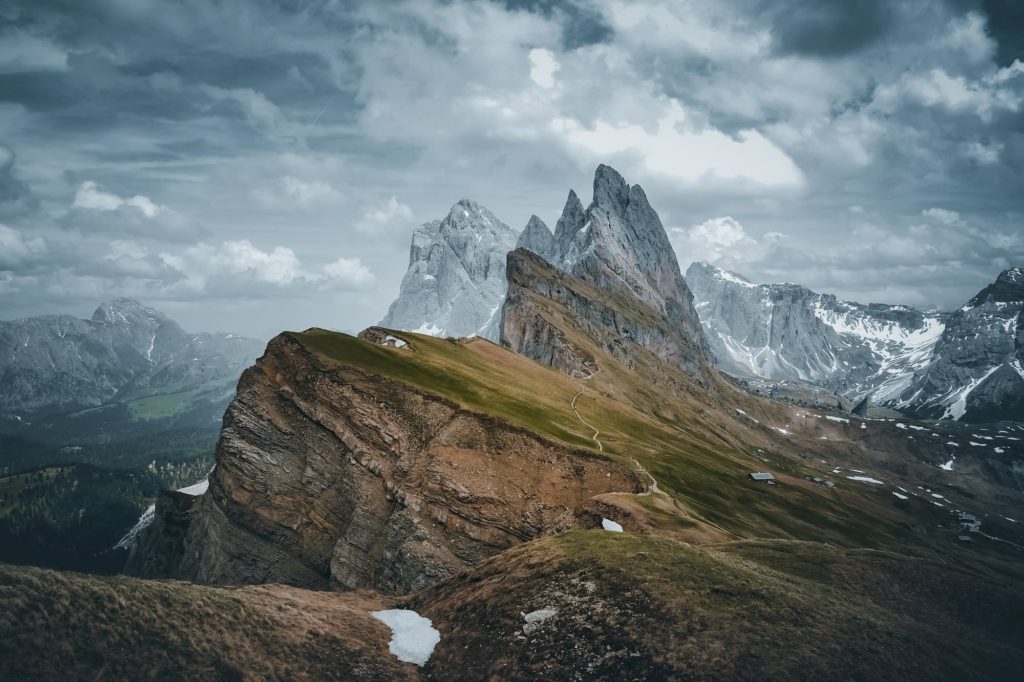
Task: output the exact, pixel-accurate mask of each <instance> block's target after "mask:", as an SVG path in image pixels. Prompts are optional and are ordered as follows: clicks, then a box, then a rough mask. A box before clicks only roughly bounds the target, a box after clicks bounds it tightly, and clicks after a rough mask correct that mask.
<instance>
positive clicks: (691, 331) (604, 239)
mask: <svg viewBox="0 0 1024 682" xmlns="http://www.w3.org/2000/svg"><path fill="white" fill-rule="evenodd" d="M548 260H549V261H550V262H551V263H552V264H553V265H555V266H556V267H558V268H559V269H561V270H563V271H564V272H567V273H570V274H572V275H575V276H577V277H580V278H582V279H585V280H587V281H589V282H591V283H593V284H596V285H597V286H598V287H601V288H604V289H607V290H609V291H622V290H624V291H625V292H626V293H627V294H628V295H632V296H636V297H638V298H639V299H641V300H642V301H644V302H645V303H647V304H649V305H651V306H653V307H654V308H656V309H657V310H659V311H660V312H661V313H663V314H665V315H666V316H667V317H668V318H669V319H670V320H671V321H672V323H673V324H674V325H675V326H676V327H677V328H678V329H679V331H681V332H682V333H683V334H685V335H686V336H688V337H690V338H691V339H693V341H694V344H695V346H696V347H697V348H699V349H701V352H702V353H703V352H706V348H707V343H706V341H705V340H704V333H703V331H702V330H701V327H700V321H699V319H698V317H697V313H696V311H695V310H694V309H693V297H692V295H691V294H690V290H689V289H688V288H687V286H686V283H685V281H684V280H683V276H682V273H681V272H680V271H679V262H678V261H677V260H676V256H675V251H674V249H673V248H672V244H671V243H670V242H669V239H668V235H667V234H666V232H665V228H664V226H663V225H662V224H661V219H660V218H659V217H658V214H657V212H655V210H654V209H653V208H652V207H651V205H650V202H648V200H647V195H646V194H645V193H644V191H643V189H642V188H641V187H640V186H639V185H629V184H628V183H627V182H626V180H625V179H624V178H623V177H622V175H620V174H619V172H618V171H616V170H615V169H614V168H612V167H610V166H606V165H603V164H602V165H600V166H598V167H597V170H596V171H595V173H594V186H593V199H592V201H591V203H590V206H588V207H587V209H586V210H584V209H583V205H582V203H581V202H580V199H579V197H578V196H577V195H576V193H575V192H574V191H570V192H569V196H568V199H567V200H566V202H565V207H564V208H563V210H562V216H561V218H559V220H558V224H557V225H556V227H555V235H554V253H553V254H552V255H551V258H549V259H548Z"/></svg>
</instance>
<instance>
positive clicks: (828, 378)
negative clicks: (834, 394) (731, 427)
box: [686, 263, 943, 403]
mask: <svg viewBox="0 0 1024 682" xmlns="http://www.w3.org/2000/svg"><path fill="white" fill-rule="evenodd" d="M686 281H687V282H688V283H689V285H690V287H691V288H692V289H693V292H694V296H695V299H696V301H697V304H696V307H697V311H698V312H699V313H700V317H701V322H702V324H703V325H704V328H705V330H706V331H707V336H708V340H709V342H710V344H711V346H712V348H713V349H714V353H715V356H716V357H717V358H718V362H719V365H720V367H722V369H724V370H725V371H727V372H730V373H732V374H735V375H737V376H755V377H763V378H767V379H773V380H802V381H807V382H811V383H813V384H816V385H818V386H822V387H825V388H828V389H830V390H835V391H838V392H840V393H842V394H845V395H850V396H854V397H856V398H858V399H859V398H860V397H862V396H864V395H867V394H870V395H871V396H872V398H871V399H872V402H875V403H882V402H885V401H887V400H891V399H893V398H894V397H896V396H898V395H899V394H900V393H901V392H902V391H903V390H904V389H905V388H906V386H907V385H909V383H910V381H911V380H912V378H913V375H914V372H915V371H917V370H920V369H921V368H923V367H926V366H927V365H928V363H929V361H930V358H931V354H932V349H933V348H934V346H935V343H936V342H937V341H938V339H939V336H940V335H941V334H942V330H943V322H942V316H941V315H939V314H933V313H922V312H920V311H918V310H914V309H913V308H908V307H906V306H898V305H883V304H876V303H873V304H870V305H862V304H860V303H850V302H847V301H840V300H838V299H837V298H836V297H835V296H832V295H829V294H819V293H816V292H814V291H811V290H810V289H807V288H806V287H802V286H799V285H797V284H753V283H751V282H749V281H747V280H746V279H744V278H743V277H741V276H739V275H736V274H734V273H730V272H726V271H724V270H721V269H720V268H716V267H714V266H713V265H709V264H707V263H693V264H691V265H690V267H689V268H688V269H687V271H686Z"/></svg>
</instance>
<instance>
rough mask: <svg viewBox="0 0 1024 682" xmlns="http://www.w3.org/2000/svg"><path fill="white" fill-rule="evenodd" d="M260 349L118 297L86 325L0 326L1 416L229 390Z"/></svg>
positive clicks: (48, 318)
mask: <svg viewBox="0 0 1024 682" xmlns="http://www.w3.org/2000/svg"><path fill="white" fill-rule="evenodd" d="M261 348H262V344H261V343H260V342H259V341H256V340H254V339H248V338H245V337H241V336H236V335H234V334H208V333H200V334H187V333H186V332H185V331H184V330H182V328H181V327H180V326H178V324H177V323H175V322H174V321H173V320H171V319H170V318H168V317H167V316H165V315H164V314H163V313H160V312H158V311H157V310H154V309H153V308H148V307H146V306H144V305H142V304H141V303H139V302H138V301H134V300H132V299H128V298H118V299H115V300H113V301H110V302H107V303H104V304H102V305H100V306H99V307H98V308H97V309H96V311H95V312H94V313H93V315H92V317H91V318H90V319H88V320H82V319H79V318H76V317H72V316H71V315H45V316H42V317H30V318H26V319H22V320H14V321H11V322H3V321H0V385H3V387H4V391H3V393H0V414H8V415H19V416H21V417H23V418H29V417H30V416H32V415H49V414H65V413H69V412H74V411H78V410H85V409H89V408H97V407H101V406H104V405H109V404H111V403H131V402H133V401H138V400H140V399H144V398H148V397H152V396H156V395H168V394H179V393H183V392H187V391H195V390H196V389H200V388H209V387H212V386H214V385H220V386H228V387H230V385H231V384H232V383H233V382H234V381H236V380H237V379H238V375H239V374H241V373H242V370H243V369H244V368H245V367H247V366H248V365H249V364H250V363H251V362H252V361H253V360H254V359H255V358H256V356H257V355H259V352H260V350H261Z"/></svg>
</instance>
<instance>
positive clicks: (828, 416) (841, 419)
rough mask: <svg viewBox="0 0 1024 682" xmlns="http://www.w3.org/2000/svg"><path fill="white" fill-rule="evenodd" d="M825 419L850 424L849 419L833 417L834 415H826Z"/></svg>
mask: <svg viewBox="0 0 1024 682" xmlns="http://www.w3.org/2000/svg"><path fill="white" fill-rule="evenodd" d="M825 419H828V420H829V421H833V422H843V423H845V424H849V423H850V420H849V419H843V418H842V417H833V416H832V415H827V416H826V417H825Z"/></svg>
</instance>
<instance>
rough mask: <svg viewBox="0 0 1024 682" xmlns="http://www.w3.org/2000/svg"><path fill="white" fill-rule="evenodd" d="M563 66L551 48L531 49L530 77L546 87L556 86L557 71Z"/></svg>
mask: <svg viewBox="0 0 1024 682" xmlns="http://www.w3.org/2000/svg"><path fill="white" fill-rule="evenodd" d="M560 68H561V65H560V64H559V63H558V60H557V59H555V55H554V53H553V52H552V51H551V50H545V49H543V48H536V49H533V50H530V78H531V79H532V80H533V82H534V83H536V84H537V85H539V86H540V87H542V88H545V89H551V88H553V87H554V86H555V73H556V72H557V71H558V70H559V69H560Z"/></svg>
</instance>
